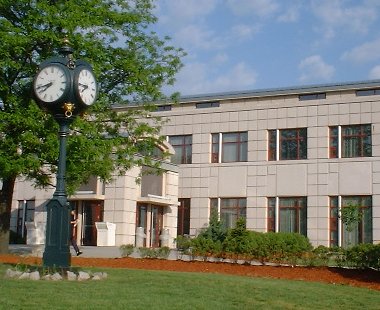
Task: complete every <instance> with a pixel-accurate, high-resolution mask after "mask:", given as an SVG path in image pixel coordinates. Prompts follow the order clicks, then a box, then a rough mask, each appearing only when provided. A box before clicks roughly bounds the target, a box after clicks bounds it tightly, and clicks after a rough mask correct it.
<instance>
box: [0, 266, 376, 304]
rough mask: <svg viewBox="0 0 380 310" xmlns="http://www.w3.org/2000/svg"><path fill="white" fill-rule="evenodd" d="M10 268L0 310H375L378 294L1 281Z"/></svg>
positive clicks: (260, 283)
mask: <svg viewBox="0 0 380 310" xmlns="http://www.w3.org/2000/svg"><path fill="white" fill-rule="evenodd" d="M9 267H10V266H9V265H5V264H0V279H1V280H0V309H9V310H11V309H12V310H13V309H346V310H347V309H379V308H380V292H378V291H372V290H369V289H364V288H354V287H348V286H341V285H332V284H323V283H310V282H303V281H288V280H273V279H262V278H248V277H240V276H226V275H219V274H201V273H180V272H164V271H145V270H129V269H107V268H102V269H91V270H93V271H105V272H107V273H108V279H106V280H102V281H87V282H69V281H60V282H51V281H43V280H41V281H31V280H13V279H4V278H3V277H4V274H5V270H6V269H7V268H9ZM83 271H86V269H85V268H84V269H83Z"/></svg>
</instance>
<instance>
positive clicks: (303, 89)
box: [179, 80, 380, 103]
mask: <svg viewBox="0 0 380 310" xmlns="http://www.w3.org/2000/svg"><path fill="white" fill-rule="evenodd" d="M373 87H380V80H368V81H357V82H345V83H331V84H316V85H305V86H290V87H281V88H268V89H258V90H247V91H233V92H221V93H210V94H200V95H188V96H181V97H180V98H179V102H180V103H191V102H202V101H218V100H227V99H237V98H252V97H268V96H278V95H292V94H294V95H299V94H307V93H319V92H321V93H323V92H331V91H339V90H347V89H353V90H354V89H363V88H373Z"/></svg>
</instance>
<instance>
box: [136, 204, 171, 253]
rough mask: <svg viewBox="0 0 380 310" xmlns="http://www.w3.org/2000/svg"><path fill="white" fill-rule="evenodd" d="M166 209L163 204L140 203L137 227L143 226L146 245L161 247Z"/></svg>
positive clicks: (137, 213)
mask: <svg viewBox="0 0 380 310" xmlns="http://www.w3.org/2000/svg"><path fill="white" fill-rule="evenodd" d="M163 221H164V210H163V207H161V206H156V205H150V204H138V205H137V212H136V227H143V228H144V233H145V235H146V240H145V242H144V246H147V247H151V248H158V247H160V234H161V232H162V229H163Z"/></svg>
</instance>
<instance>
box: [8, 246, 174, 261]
mask: <svg viewBox="0 0 380 310" xmlns="http://www.w3.org/2000/svg"><path fill="white" fill-rule="evenodd" d="M79 249H80V250H81V252H82V254H81V256H80V257H95V258H119V257H121V251H120V249H119V247H118V246H79ZM44 251H45V245H43V244H42V245H27V244H10V245H9V252H10V253H11V254H17V255H33V256H36V257H42V256H43V254H44ZM70 252H71V255H72V256H76V254H75V251H74V249H73V247H72V246H70ZM178 255H179V253H178V252H177V250H176V249H171V250H170V254H169V256H168V259H169V260H177V259H178ZM130 257H135V258H139V257H140V254H139V252H138V250H137V249H135V251H134V252H133V254H132V255H130Z"/></svg>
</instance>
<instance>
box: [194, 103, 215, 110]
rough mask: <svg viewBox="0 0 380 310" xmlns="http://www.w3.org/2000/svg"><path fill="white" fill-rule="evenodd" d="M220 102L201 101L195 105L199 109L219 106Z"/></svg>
mask: <svg viewBox="0 0 380 310" xmlns="http://www.w3.org/2000/svg"><path fill="white" fill-rule="evenodd" d="M219 106H220V104H219V102H200V103H197V104H196V105H195V107H196V108H197V109H207V108H218V107H219Z"/></svg>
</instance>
